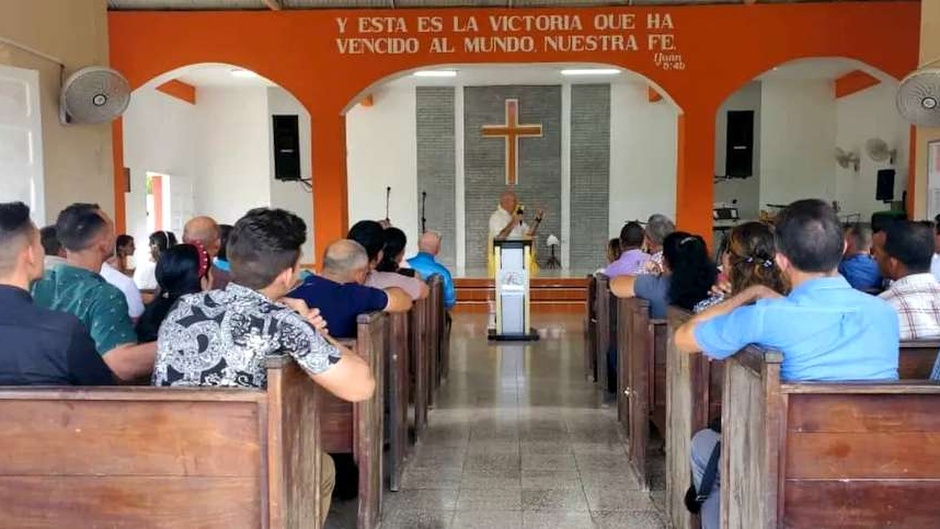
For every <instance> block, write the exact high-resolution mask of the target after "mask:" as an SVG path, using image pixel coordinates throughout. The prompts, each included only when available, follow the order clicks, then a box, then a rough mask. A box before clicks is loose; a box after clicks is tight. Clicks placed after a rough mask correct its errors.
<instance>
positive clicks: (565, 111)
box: [539, 83, 571, 270]
mask: <svg viewBox="0 0 940 529" xmlns="http://www.w3.org/2000/svg"><path fill="white" fill-rule="evenodd" d="M543 235H545V236H548V234H547V233H546V234H543ZM543 238H544V237H543ZM570 243H571V84H569V83H565V84H563V85H561V267H562V269H564V270H567V269H568V268H570V266H571V248H570ZM539 246H540V247H543V248H544V245H542V244H540V245H539ZM543 251H545V252H550V251H551V250H549V249H548V248H545V250H543Z"/></svg>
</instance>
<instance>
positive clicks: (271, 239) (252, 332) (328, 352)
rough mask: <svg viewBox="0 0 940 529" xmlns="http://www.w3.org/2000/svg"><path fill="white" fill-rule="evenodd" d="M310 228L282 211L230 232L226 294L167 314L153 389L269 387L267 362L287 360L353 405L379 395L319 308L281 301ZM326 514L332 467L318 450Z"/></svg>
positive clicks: (253, 215)
mask: <svg viewBox="0 0 940 529" xmlns="http://www.w3.org/2000/svg"><path fill="white" fill-rule="evenodd" d="M306 231H307V226H306V225H305V224H304V221H303V220H301V219H300V218H299V217H297V216H296V215H294V214H292V213H289V212H287V211H284V210H281V209H268V208H257V209H253V210H251V211H249V212H248V213H247V214H246V215H245V216H244V217H242V218H241V220H239V221H238V222H237V223H236V224H235V227H234V228H233V229H232V233H231V235H230V236H229V241H228V247H227V251H228V260H229V263H230V265H231V272H232V281H231V282H230V283H229V284H228V286H227V287H226V288H225V290H212V291H209V292H204V293H199V294H191V295H189V296H184V297H183V298H181V299H180V300H179V302H178V303H177V305H176V307H175V308H173V310H171V311H170V313H169V314H168V315H167V317H166V319H165V320H164V322H163V325H162V326H161V327H160V334H159V337H158V340H157V343H158V346H157V361H156V368H155V369H154V373H153V384H154V385H155V386H223V387H245V388H264V387H265V385H266V383H267V380H266V377H265V370H264V362H263V361H264V358H265V357H266V356H269V355H290V356H291V357H292V358H293V359H294V360H295V361H296V362H297V364H298V365H299V366H300V367H301V368H302V369H303V370H304V371H306V372H307V374H308V375H310V378H311V379H313V381H314V382H316V383H317V384H319V385H320V386H322V387H323V388H324V389H326V390H327V391H329V392H330V393H332V394H334V395H336V396H337V397H339V398H341V399H343V400H348V401H353V402H356V401H361V400H365V399H368V398H369V397H371V396H372V393H373V392H374V391H375V380H374V379H373V377H372V372H371V370H370V369H369V365H368V364H367V363H366V362H365V360H363V359H362V358H360V357H359V356H357V355H356V354H355V353H353V352H352V351H350V350H349V349H346V348H344V347H343V346H341V345H339V344H337V343H336V342H335V341H334V340H332V338H329V337H328V335H327V334H326V330H325V326H324V325H322V323H323V320H322V319H321V318H320V317H319V311H318V310H316V309H308V308H307V306H306V304H305V303H303V302H302V301H299V300H287V299H285V298H284V296H285V295H286V294H287V293H288V292H290V290H291V288H292V287H293V285H294V281H295V279H294V278H295V276H296V273H297V263H298V262H299V260H300V247H301V246H302V245H303V243H304V240H305V239H306ZM321 460H322V462H323V465H322V467H323V478H322V480H321V483H320V487H321V493H322V496H321V497H322V498H323V500H322V501H323V504H322V511H321V512H322V513H323V515H324V517H325V516H326V513H327V512H328V511H329V505H330V497H331V495H332V492H333V484H334V479H335V470H334V467H333V461H332V459H330V457H329V456H327V455H326V454H322V453H321Z"/></svg>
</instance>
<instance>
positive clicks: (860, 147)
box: [714, 57, 910, 233]
mask: <svg viewBox="0 0 940 529" xmlns="http://www.w3.org/2000/svg"><path fill="white" fill-rule="evenodd" d="M897 84H898V82H897V80H896V79H894V78H892V77H891V76H889V75H887V74H885V73H883V72H880V71H878V70H876V69H874V68H872V67H870V66H868V65H866V64H864V63H862V62H860V61H857V60H853V59H846V58H822V57H820V58H806V59H799V60H795V61H790V62H787V63H784V64H781V65H779V66H777V67H774V68H772V69H770V70H768V71H766V72H763V73H762V74H760V75H758V76H756V77H755V78H754V79H753V80H752V81H751V82H749V83H747V84H746V85H744V86H742V87H741V88H740V89H739V90H738V91H737V92H735V93H734V94H732V95H731V96H729V97H728V98H727V99H726V100H725V102H724V103H723V105H722V106H721V108H720V109H719V110H718V114H717V116H716V121H715V129H716V130H715V198H714V202H715V215H716V220H715V228H716V231H718V232H722V233H723V232H724V231H726V230H728V229H730V228H731V227H733V226H734V225H735V224H736V223H737V222H738V221H740V220H750V219H757V218H760V217H761V216H762V215H763V216H765V217H766V216H768V215H773V213H774V211H775V210H776V209H777V206H778V205H783V204H787V203H789V202H791V201H793V200H796V199H799V198H810V197H812V198H822V199H824V200H826V201H830V202H833V203H835V204H836V205H837V207H838V209H839V212H840V215H841V217H842V219H843V220H844V221H846V222H858V221H862V222H867V221H868V220H869V219H870V218H871V215H872V213H875V212H877V211H882V210H886V209H894V208H903V207H904V205H903V198H904V196H905V193H906V191H907V180H908V166H909V161H908V158H909V149H910V127H909V125H908V124H907V123H905V122H904V121H903V120H902V119H901V118H900V116H899V115H898V113H897V111H896V109H895V104H894V95H895V91H896V90H897ZM837 152H838V153H839V154H837ZM892 171H893V173H892Z"/></svg>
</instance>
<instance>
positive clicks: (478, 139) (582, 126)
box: [346, 64, 681, 277]
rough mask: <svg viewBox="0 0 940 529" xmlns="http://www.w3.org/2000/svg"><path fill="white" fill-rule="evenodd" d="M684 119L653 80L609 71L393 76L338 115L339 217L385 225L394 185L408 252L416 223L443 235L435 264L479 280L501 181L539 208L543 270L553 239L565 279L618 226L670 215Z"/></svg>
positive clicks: (546, 67) (486, 68) (511, 68)
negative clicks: (342, 170)
mask: <svg viewBox="0 0 940 529" xmlns="http://www.w3.org/2000/svg"><path fill="white" fill-rule="evenodd" d="M601 70H604V72H602V71H601ZM509 101H512V102H513V103H507V102H509ZM509 104H511V105H512V110H511V111H510V110H507V109H508V108H509V107H508V106H507V105H509ZM510 112H511V113H513V116H514V117H507V115H508V114H509V113H510ZM680 112H681V111H680V109H679V108H678V106H677V105H676V104H675V103H674V102H673V100H672V98H670V97H669V94H666V93H665V92H664V91H663V90H662V89H661V88H659V87H658V86H657V85H655V83H653V82H651V81H650V80H649V79H647V78H645V77H643V76H641V75H638V74H636V73H634V72H630V71H626V70H623V69H621V68H616V67H611V66H605V65H597V64H525V65H520V64H498V65H497V64H487V65H448V66H437V67H434V68H433V69H425V70H418V71H408V72H400V73H397V74H395V75H394V76H390V77H388V78H386V79H383V80H382V81H380V82H377V83H375V84H373V85H372V86H370V88H369V89H368V90H366V91H364V92H362V93H361V94H360V95H359V97H358V99H357V100H356V101H353V102H351V104H350V106H349V107H348V108H347V111H346V136H347V163H348V165H347V175H348V182H349V204H348V205H349V219H350V222H355V221H356V220H359V219H362V218H384V217H385V215H386V210H385V207H386V206H385V199H386V190H387V188H389V187H391V199H390V201H389V208H388V215H389V217H390V219H391V221H392V222H393V223H394V224H395V225H397V226H398V227H400V228H402V229H403V230H404V231H405V232H406V233H407V234H408V236H409V243H410V244H411V246H412V247H411V248H410V251H412V252H413V251H414V250H415V249H416V248H415V247H414V241H415V240H416V239H417V234H419V233H420V232H421V230H422V222H421V220H422V218H424V219H425V225H424V228H426V229H429V230H435V231H439V232H441V233H442V234H443V240H444V246H443V249H442V252H441V256H440V258H441V260H442V261H443V262H444V263H445V264H447V265H448V266H454V267H456V268H457V269H458V270H461V273H462V274H464V275H466V276H469V277H476V276H483V277H485V275H486V248H487V239H488V219H489V217H490V215H491V214H492V213H493V211H495V209H496V207H497V205H498V202H499V195H500V193H501V192H502V191H503V190H504V189H505V188H506V187H507V186H510V185H511V186H512V187H514V188H515V190H516V192H517V194H518V195H519V198H520V201H521V202H522V203H523V204H524V205H526V206H527V208H528V210H529V211H530V213H529V216H530V217H531V216H532V212H533V211H534V210H535V209H544V210H545V211H546V215H545V218H544V221H543V223H542V225H541V226H540V230H539V233H538V237H537V241H538V246H539V247H540V250H539V260H540V262H544V261H546V260H547V259H548V257H549V256H550V250H549V249H548V248H547V247H546V243H547V238H548V237H549V236H550V235H554V236H555V237H557V238H558V239H559V241H560V247H558V248H556V249H555V255H556V257H557V258H559V260H560V261H561V265H562V268H563V269H565V270H566V271H567V273H574V272H580V271H591V272H593V271H594V270H596V269H597V268H598V267H599V266H603V265H604V264H605V261H604V260H605V248H606V243H607V240H608V239H609V238H610V237H615V236H617V234H619V232H620V228H621V227H622V226H623V223H624V222H625V221H627V220H633V219H645V218H646V217H648V216H649V215H651V214H653V213H666V214H667V215H670V216H674V215H675V209H676V169H677V156H678V153H677V121H678V116H679V114H680ZM507 119H515V121H514V124H515V125H518V127H519V130H518V131H514V133H515V132H518V133H519V136H518V140H516V139H515V137H513V139H512V140H511V141H514V142H515V141H517V145H511V144H510V143H509V141H508V140H507V139H506V136H505V135H502V136H500V135H498V134H502V133H505V132H507V131H506V130H505V129H506V124H507V123H509V122H508V121H507ZM529 127H534V128H532V130H528V128H529ZM494 128H495V129H499V130H498V131H497V135H490V133H485V132H484V131H485V130H490V131H493V130H494ZM510 146H511V148H510ZM513 157H514V158H513ZM507 159H513V160H516V164H509V165H508V166H507ZM510 173H512V174H510ZM422 206H424V207H422ZM422 212H423V213H424V214H423V215H422ZM598 226H606V227H607V229H602V230H598V229H597V227H598ZM543 272H545V271H544V270H543Z"/></svg>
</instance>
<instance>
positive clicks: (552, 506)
mask: <svg viewBox="0 0 940 529" xmlns="http://www.w3.org/2000/svg"><path fill="white" fill-rule="evenodd" d="M522 508H523V509H524V510H526V511H545V510H548V511H587V510H588V504H587V500H586V499H585V497H584V491H582V490H578V489H567V490H565V489H526V490H523V491H522Z"/></svg>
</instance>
